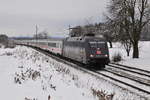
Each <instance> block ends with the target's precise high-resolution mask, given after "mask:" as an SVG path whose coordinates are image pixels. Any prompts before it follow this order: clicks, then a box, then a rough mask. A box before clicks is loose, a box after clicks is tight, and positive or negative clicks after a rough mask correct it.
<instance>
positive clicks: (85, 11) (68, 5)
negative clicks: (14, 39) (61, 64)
mask: <svg viewBox="0 0 150 100" xmlns="http://www.w3.org/2000/svg"><path fill="white" fill-rule="evenodd" d="M107 2H108V0H0V34H2V33H3V34H4V33H5V34H7V35H8V36H28V35H29V36H32V35H33V34H34V33H35V25H36V24H37V25H38V27H39V31H43V30H46V31H48V32H49V35H53V36H54V35H55V36H64V35H67V34H68V30H67V28H68V26H69V25H71V26H72V27H73V26H76V25H83V24H86V23H87V22H86V20H88V21H89V22H90V23H92V22H98V21H101V20H102V14H103V12H104V11H105V9H106V3H107Z"/></svg>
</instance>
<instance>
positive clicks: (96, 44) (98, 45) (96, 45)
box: [90, 41, 106, 48]
mask: <svg viewBox="0 0 150 100" xmlns="http://www.w3.org/2000/svg"><path fill="white" fill-rule="evenodd" d="M105 44H106V43H105V42H101V41H94V42H90V47H91V48H105V47H106V45H105Z"/></svg>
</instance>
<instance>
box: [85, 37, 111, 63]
mask: <svg viewBox="0 0 150 100" xmlns="http://www.w3.org/2000/svg"><path fill="white" fill-rule="evenodd" d="M86 43H88V46H87V58H88V63H90V64H96V65H106V64H108V63H109V51H108V46H107V42H106V41H105V40H104V39H102V38H89V39H87V42H86Z"/></svg>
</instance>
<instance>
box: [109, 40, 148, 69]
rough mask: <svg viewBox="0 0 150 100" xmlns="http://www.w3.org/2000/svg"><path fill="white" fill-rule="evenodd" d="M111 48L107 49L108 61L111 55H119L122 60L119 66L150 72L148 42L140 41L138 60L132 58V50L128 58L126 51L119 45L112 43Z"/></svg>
mask: <svg viewBox="0 0 150 100" xmlns="http://www.w3.org/2000/svg"><path fill="white" fill-rule="evenodd" d="M113 46H114V47H113V48H110V49H109V51H110V59H112V56H113V55H115V54H117V53H120V54H121V56H122V58H123V60H122V61H121V62H119V63H120V64H123V65H128V66H131V67H136V68H140V69H144V70H149V71H150V41H142V42H140V43H139V55H140V56H139V59H133V58H132V52H133V51H132V50H131V52H130V56H129V57H127V54H126V51H125V49H124V47H123V46H122V45H121V44H119V43H114V44H113Z"/></svg>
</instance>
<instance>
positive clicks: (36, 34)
mask: <svg viewBox="0 0 150 100" xmlns="http://www.w3.org/2000/svg"><path fill="white" fill-rule="evenodd" d="M37 34H38V26H37V25H36V34H35V35H36V36H35V39H36V44H37Z"/></svg>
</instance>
